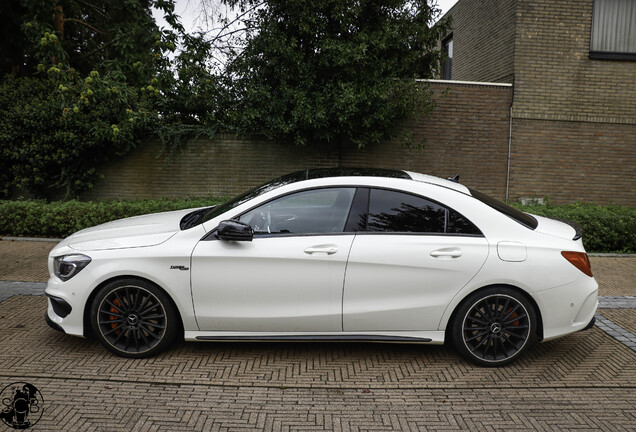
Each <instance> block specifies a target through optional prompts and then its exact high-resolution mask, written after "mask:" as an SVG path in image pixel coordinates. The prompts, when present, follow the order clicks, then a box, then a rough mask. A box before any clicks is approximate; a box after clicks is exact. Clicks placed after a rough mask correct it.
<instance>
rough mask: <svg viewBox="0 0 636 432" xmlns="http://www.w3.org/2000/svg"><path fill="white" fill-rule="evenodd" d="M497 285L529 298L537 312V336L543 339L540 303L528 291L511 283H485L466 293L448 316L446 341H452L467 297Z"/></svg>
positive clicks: (445, 333) (540, 339)
mask: <svg viewBox="0 0 636 432" xmlns="http://www.w3.org/2000/svg"><path fill="white" fill-rule="evenodd" d="M495 287H506V288H510V289H512V290H514V291H516V292H517V293H519V294H521V295H522V296H523V297H524V298H525V299H526V300H528V302H530V304H531V305H532V307H533V308H534V312H535V313H536V314H537V338H538V340H539V341H542V340H543V316H542V315H541V309H539V305H538V304H537V302H536V301H535V299H534V298H533V297H532V296H531V295H530V294H529V293H528V292H527V291H525V290H523V289H521V288H519V287H518V286H515V285H510V284H490V285H485V286H483V287H481V288H478V289H476V290H474V291H471V292H468V293H466V295H465V296H464V297H463V298H462V299H461V300H460V301H459V302H458V303H457V305H456V306H455V308H454V309H453V312H452V313H451V315H450V317H449V318H448V322H447V323H446V330H445V331H444V341H445V342H446V343H452V329H453V325H452V324H453V322H454V321H455V317H456V316H457V311H458V310H459V309H460V308H461V306H462V305H463V304H464V302H465V301H466V299H467V298H468V297H470V296H471V295H473V294H475V293H478V292H481V291H485V290H486V289H488V288H495Z"/></svg>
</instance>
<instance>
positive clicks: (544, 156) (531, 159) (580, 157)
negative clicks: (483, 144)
mask: <svg viewBox="0 0 636 432" xmlns="http://www.w3.org/2000/svg"><path fill="white" fill-rule="evenodd" d="M612 14H614V15H615V17H614V18H613V19H614V21H611V16H612ZM447 15H449V16H452V19H453V30H452V34H450V35H449V36H448V37H447V39H445V43H448V42H449V41H451V40H452V47H453V48H452V51H453V57H452V64H451V70H450V78H451V79H452V80H459V81H492V82H507V83H511V84H513V97H512V114H511V115H512V121H511V126H512V127H511V132H512V133H511V166H510V178H509V196H510V198H512V199H515V198H518V197H524V196H536V197H543V196H547V197H549V198H550V199H551V201H552V202H573V201H593V202H599V203H609V202H614V203H621V204H627V205H632V206H633V205H636V42H634V41H635V40H636V38H634V37H633V35H634V34H636V2H634V1H632V0H613V2H609V1H608V0H459V2H458V3H457V4H456V5H455V6H454V7H453V8H452V9H451V10H450V11H449V12H448V14H447ZM608 17H609V18H608ZM603 19H605V20H608V19H610V21H607V22H606V23H605V25H606V28H604V29H600V30H598V27H599V26H600V25H603ZM594 23H595V24H594ZM593 26H596V28H597V29H596V30H593ZM630 32H631V33H630ZM630 34H631V35H632V36H629V35H630ZM599 35H603V37H606V38H608V41H607V42H608V44H606V45H605V47H604V49H605V50H606V51H605V52H598V51H597V50H598V49H599V48H598V47H599V46H602V44H599V42H603V41H599V38H600V36H599ZM625 35H627V36H625ZM621 38H622V39H624V40H625V41H624V42H625V43H624V44H623V45H620V46H617V47H615V48H614V47H612V43H613V41H616V40H618V42H620V39H621ZM618 42H616V43H618Z"/></svg>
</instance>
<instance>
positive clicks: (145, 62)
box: [0, 0, 182, 196]
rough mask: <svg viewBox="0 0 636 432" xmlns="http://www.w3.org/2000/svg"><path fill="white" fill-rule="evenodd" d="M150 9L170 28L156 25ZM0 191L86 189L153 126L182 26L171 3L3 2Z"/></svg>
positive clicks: (167, 85) (171, 78)
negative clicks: (108, 163)
mask: <svg viewBox="0 0 636 432" xmlns="http://www.w3.org/2000/svg"><path fill="white" fill-rule="evenodd" d="M151 6H154V7H157V8H159V9H161V10H162V11H163V12H164V15H165V16H166V20H167V21H168V23H169V24H171V26H172V28H173V29H176V30H177V32H175V31H172V30H165V29H164V30H162V29H160V28H159V27H158V26H157V24H156V23H155V21H154V19H153V18H152V14H151ZM0 7H1V8H2V9H1V10H0V11H1V12H2V17H3V25H4V27H3V29H4V31H5V34H6V35H7V36H8V37H7V38H5V39H3V40H0V53H2V54H1V55H0V68H2V70H1V71H2V72H3V73H4V76H3V77H2V80H1V81H0V195H3V194H4V195H6V194H8V193H9V192H10V190H9V189H10V188H11V187H12V186H16V185H17V186H22V187H23V188H26V189H28V190H29V191H30V192H31V193H32V194H34V195H36V196H47V195H49V193H50V192H51V190H53V189H55V188H59V187H63V188H65V189H66V191H67V195H68V196H75V195H77V194H78V193H80V192H81V191H83V190H85V189H86V188H89V187H90V186H91V184H92V182H93V181H94V180H95V178H96V177H97V168H98V167H99V165H101V164H102V163H103V162H104V161H105V160H108V159H109V158H112V157H114V156H116V155H121V154H124V153H126V152H127V151H129V150H130V149H131V148H132V147H134V146H135V144H136V143H137V142H138V141H139V139H140V138H141V137H143V136H144V135H145V134H148V133H149V132H151V131H153V130H155V129H158V128H157V125H158V124H160V123H161V122H160V117H161V110H162V109H166V105H167V104H166V103H165V102H164V97H165V93H167V92H168V91H167V90H166V91H164V89H169V88H172V87H173V86H174V80H175V77H174V74H173V72H172V70H171V69H170V67H169V66H170V62H171V60H170V58H169V55H170V53H171V52H172V51H174V50H175V48H176V46H175V44H176V43H177V39H178V31H180V30H182V29H181V27H180V24H179V23H178V19H177V17H176V16H175V15H174V4H173V1H172V0H152V1H151V0H16V1H13V2H2V3H1V6H0Z"/></svg>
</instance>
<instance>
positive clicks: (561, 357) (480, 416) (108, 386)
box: [0, 296, 636, 431]
mask: <svg viewBox="0 0 636 432" xmlns="http://www.w3.org/2000/svg"><path fill="white" fill-rule="evenodd" d="M45 302H46V301H45V299H44V298H42V297H39V296H38V297H35V296H14V297H12V298H10V299H8V300H6V301H4V302H1V303H0V346H2V347H3V350H2V352H1V353H0V371H2V372H0V382H3V383H10V382H12V381H15V380H25V381H28V382H31V383H33V384H34V385H36V386H37V387H38V388H39V389H40V390H41V392H42V393H43V395H44V398H45V402H46V407H47V409H48V411H47V412H46V413H45V415H44V416H43V419H42V420H41V424H39V425H38V430H78V431H79V430H103V431H115V430H165V431H176V430H254V429H260V428H264V429H268V430H416V429H422V430H424V429H427V428H428V429H430V430H476V429H484V430H511V429H514V430H625V431H627V430H634V429H636V352H634V351H632V350H630V349H629V348H627V347H625V346H624V345H622V344H621V343H619V342H618V341H616V340H615V339H613V338H612V337H610V336H609V335H607V334H606V333H604V332H603V331H601V330H599V329H598V328H594V329H592V330H590V331H588V332H585V333H577V334H574V335H571V336H568V337H565V338H562V339H560V340H557V341H552V342H548V343H545V344H539V345H536V346H535V347H534V348H533V349H532V350H531V351H530V352H529V353H528V355H527V356H525V357H524V358H523V359H521V360H520V361H518V362H517V363H515V364H513V365H511V366H509V367H506V368H501V369H484V368H478V367H474V366H471V365H469V364H467V363H466V362H464V361H463V360H461V359H460V358H459V357H458V356H457V355H456V354H455V353H454V352H453V351H451V350H448V349H446V348H444V347H435V346H420V345H389V344H348V343H343V344H332V343H325V344H308V343H296V344H291V343H290V344H283V343H274V344H256V343H241V344H222V343H188V344H180V345H178V346H177V347H175V348H174V349H172V350H170V351H169V352H166V353H164V354H162V355H160V356H158V357H156V358H152V359H144V360H129V359H122V358H119V357H116V356H113V355H111V354H110V353H108V352H107V351H105V350H104V349H103V348H102V347H101V346H100V345H98V344H97V342H95V341H92V340H83V339H78V338H72V337H68V336H65V335H63V334H61V333H57V332H55V331H53V330H51V329H49V328H48V327H46V325H45V324H44V322H43V320H42V319H40V315H41V313H42V310H43V309H44V307H45ZM31 316H35V318H34V319H26V317H31Z"/></svg>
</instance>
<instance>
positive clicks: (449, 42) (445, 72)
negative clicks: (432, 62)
mask: <svg viewBox="0 0 636 432" xmlns="http://www.w3.org/2000/svg"><path fill="white" fill-rule="evenodd" d="M442 49H443V51H444V60H443V62H442V79H446V80H449V79H453V74H452V70H453V35H450V36H448V37H447V38H446V39H444V40H443V41H442Z"/></svg>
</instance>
